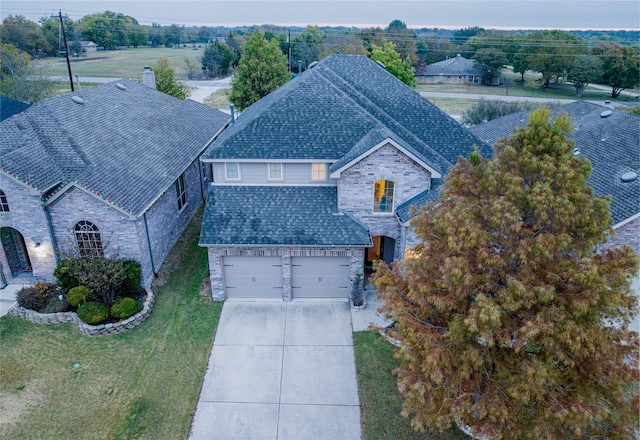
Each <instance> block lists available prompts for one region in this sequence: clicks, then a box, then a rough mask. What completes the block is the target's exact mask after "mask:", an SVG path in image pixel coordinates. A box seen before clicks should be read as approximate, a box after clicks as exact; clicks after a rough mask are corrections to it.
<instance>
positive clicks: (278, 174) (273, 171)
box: [269, 163, 282, 180]
mask: <svg viewBox="0 0 640 440" xmlns="http://www.w3.org/2000/svg"><path fill="white" fill-rule="evenodd" d="M269 180H282V164H281V163H270V164H269Z"/></svg>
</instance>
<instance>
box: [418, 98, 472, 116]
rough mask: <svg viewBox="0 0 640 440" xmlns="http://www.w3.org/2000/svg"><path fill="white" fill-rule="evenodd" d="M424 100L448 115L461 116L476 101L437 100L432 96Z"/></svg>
mask: <svg viewBox="0 0 640 440" xmlns="http://www.w3.org/2000/svg"><path fill="white" fill-rule="evenodd" d="M425 99H427V100H429V101H431V102H432V103H433V104H435V105H436V106H437V107H438V108H439V109H440V110H442V111H443V112H445V113H447V114H448V115H461V114H462V113H464V112H465V111H466V110H468V109H469V108H471V107H472V106H473V105H474V104H475V103H476V102H478V101H477V100H476V99H466V98H439V97H433V96H426V97H425Z"/></svg>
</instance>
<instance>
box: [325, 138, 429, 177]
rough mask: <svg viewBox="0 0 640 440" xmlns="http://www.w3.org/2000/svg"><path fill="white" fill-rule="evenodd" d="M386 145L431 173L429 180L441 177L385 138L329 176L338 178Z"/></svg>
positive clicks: (392, 141)
mask: <svg viewBox="0 0 640 440" xmlns="http://www.w3.org/2000/svg"><path fill="white" fill-rule="evenodd" d="M387 144H391V145H392V146H394V147H395V148H396V149H398V150H400V151H401V152H402V153H404V154H405V155H406V156H407V157H409V158H410V159H411V160H413V161H414V162H416V163H418V164H419V165H420V166H422V167H423V168H424V169H426V170H427V171H429V172H430V173H431V178H432V179H439V178H441V177H442V174H440V173H439V172H438V171H436V170H435V169H434V168H432V167H430V166H429V165H427V164H426V163H425V162H424V161H422V160H421V159H419V158H417V157H416V156H415V155H414V154H412V153H411V152H409V151H408V150H407V149H405V148H403V147H402V146H401V145H400V144H398V143H397V142H396V141H394V140H393V139H391V138H386V139H385V140H383V141H382V142H380V143H378V144H376V145H374V146H373V147H371V148H369V149H368V150H367V151H365V152H364V153H362V154H361V155H359V156H358V157H356V158H355V159H353V160H351V161H349V162H348V163H346V164H345V165H343V166H341V167H340V168H339V169H337V170H336V171H334V172H333V173H331V174H330V177H331V178H334V179H338V178H340V174H341V173H342V172H343V171H344V170H346V169H348V168H350V167H351V166H353V165H354V164H355V163H357V162H359V161H361V160H362V159H364V158H365V157H367V156H370V155H371V154H373V153H375V152H376V151H378V150H379V149H380V148H382V147H384V146H385V145H387Z"/></svg>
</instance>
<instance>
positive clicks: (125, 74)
mask: <svg viewBox="0 0 640 440" xmlns="http://www.w3.org/2000/svg"><path fill="white" fill-rule="evenodd" d="M203 52H204V46H203V45H200V47H197V45H196V48H195V49H194V48H193V47H192V46H190V45H187V47H180V48H166V47H155V48H150V47H138V48H135V49H118V50H101V51H97V52H93V53H90V54H87V56H86V57H80V58H71V72H72V74H73V75H74V76H75V75H78V76H95V77H106V78H130V79H135V80H137V79H139V77H140V72H142V70H143V68H144V66H152V65H153V64H155V62H156V60H157V59H158V58H160V57H167V58H169V62H170V63H171V66H172V67H173V68H174V70H175V71H176V77H178V78H179V79H184V80H186V79H187V71H186V70H185V69H184V61H183V60H184V58H185V57H188V58H189V59H190V60H191V61H193V62H195V63H197V64H198V65H200V57H201V56H202V53H203ZM36 64H37V65H38V66H41V67H43V68H44V70H45V71H46V73H47V74H48V75H52V76H68V72H67V63H66V61H65V59H64V58H45V59H42V60H38V61H36Z"/></svg>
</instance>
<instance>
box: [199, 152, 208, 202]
mask: <svg viewBox="0 0 640 440" xmlns="http://www.w3.org/2000/svg"><path fill="white" fill-rule="evenodd" d="M203 154H204V153H203ZM197 160H198V165H197V166H198V176H200V198H201V199H202V201H203V202H204V201H205V200H206V199H205V197H204V174H203V173H202V165H204V162H202V154H201V155H200V156H198V159H197Z"/></svg>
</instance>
